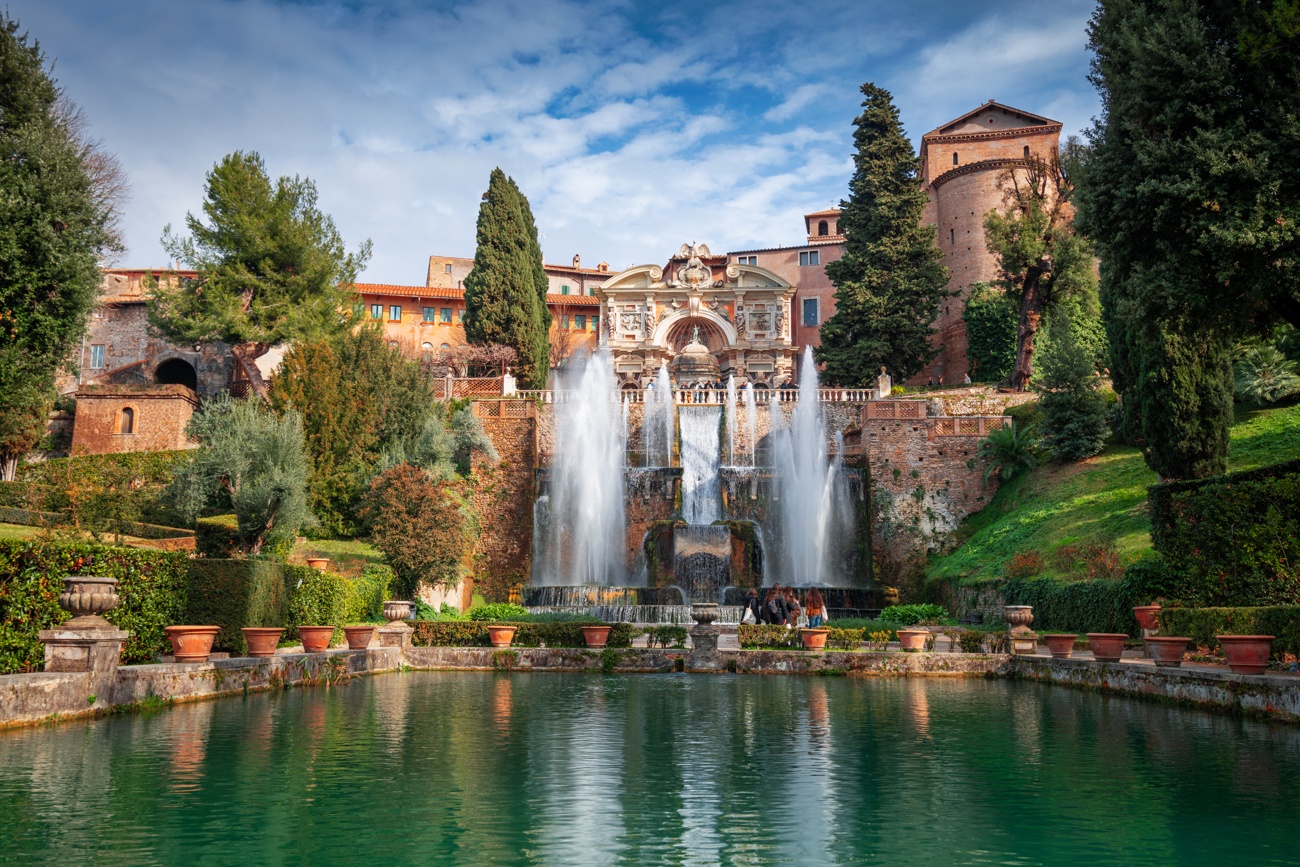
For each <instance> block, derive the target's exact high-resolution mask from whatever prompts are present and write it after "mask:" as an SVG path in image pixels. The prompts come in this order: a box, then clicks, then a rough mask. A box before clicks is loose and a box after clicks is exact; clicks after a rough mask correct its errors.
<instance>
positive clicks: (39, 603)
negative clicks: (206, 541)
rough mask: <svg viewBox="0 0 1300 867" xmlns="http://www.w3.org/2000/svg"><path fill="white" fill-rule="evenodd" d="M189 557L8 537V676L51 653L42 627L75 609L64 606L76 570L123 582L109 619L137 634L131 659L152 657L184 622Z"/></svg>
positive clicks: (1, 649) (3, 616) (3, 556)
mask: <svg viewBox="0 0 1300 867" xmlns="http://www.w3.org/2000/svg"><path fill="white" fill-rule="evenodd" d="M188 565H189V559H188V558H187V557H186V556H185V555H184V554H180V553H175V552H166V551H152V550H148V549H140V548H110V547H108V546H104V545H91V544H67V543H58V544H46V543H42V542H0V674H8V673H12V672H16V671H33V670H35V669H37V668H38V667H39V666H40V665H41V664H42V663H43V662H44V659H45V647H44V645H42V644H41V641H40V638H39V637H38V633H39V632H40V631H41V630H42V629H52V628H54V627H55V626H57V625H58V624H60V623H62V622H63V621H65V620H67V619H68V617H69V615H68V613H67V612H66V611H64V610H63V609H61V608H59V593H61V592H62V591H63V579H64V578H65V577H66V576H68V575H106V576H108V577H110V578H116V579H117V580H118V586H117V592H118V605H117V608H115V609H113V610H112V611H110V612H108V613H107V614H106V615H105V618H106V619H107V620H108V621H109V622H111V623H113V624H114V625H116V626H118V627H119V628H121V629H125V630H127V631H129V632H130V633H131V636H130V637H129V638H128V639H127V640H126V642H125V644H124V645H123V646H122V661H123V662H125V663H138V662H151V661H153V660H154V659H155V658H156V657H157V656H158V655H159V654H160V653H163V652H165V651H166V650H167V649H168V648H169V647H170V644H169V642H168V641H167V634H166V633H165V632H164V631H163V627H165V626H170V625H172V624H175V623H179V622H181V620H182V619H183V618H184V614H185V598H186V584H187V571H188Z"/></svg>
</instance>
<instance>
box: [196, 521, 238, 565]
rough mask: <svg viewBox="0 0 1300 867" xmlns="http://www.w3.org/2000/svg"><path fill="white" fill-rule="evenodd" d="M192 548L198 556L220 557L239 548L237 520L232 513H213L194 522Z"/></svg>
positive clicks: (233, 552)
mask: <svg viewBox="0 0 1300 867" xmlns="http://www.w3.org/2000/svg"><path fill="white" fill-rule="evenodd" d="M194 550H195V552H196V553H197V554H198V555H199V556H200V557H212V558H215V559H221V558H225V557H229V556H230V555H231V554H235V553H237V552H238V551H239V550H240V546H239V521H238V519H236V518H235V516H234V515H213V516H211V517H208V518H199V519H198V521H196V522H195V523H194Z"/></svg>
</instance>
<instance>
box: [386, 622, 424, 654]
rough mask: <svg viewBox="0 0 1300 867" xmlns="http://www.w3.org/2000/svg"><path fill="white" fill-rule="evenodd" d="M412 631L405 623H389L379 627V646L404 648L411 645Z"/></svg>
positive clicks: (413, 631)
mask: <svg viewBox="0 0 1300 867" xmlns="http://www.w3.org/2000/svg"><path fill="white" fill-rule="evenodd" d="M414 633H415V630H414V629H413V628H411V627H410V626H407V625H406V624H405V623H402V622H400V621H399V622H396V623H389V624H388V625H387V626H381V627H379V646H380V647H400V648H402V649H406V648H408V647H410V646H411V636H412V635H413V634H414Z"/></svg>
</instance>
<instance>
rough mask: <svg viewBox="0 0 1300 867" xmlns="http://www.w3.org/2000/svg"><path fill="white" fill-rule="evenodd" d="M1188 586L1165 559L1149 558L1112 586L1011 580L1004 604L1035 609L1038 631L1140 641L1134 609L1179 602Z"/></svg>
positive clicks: (1103, 582) (1043, 579) (1108, 583)
mask: <svg viewBox="0 0 1300 867" xmlns="http://www.w3.org/2000/svg"><path fill="white" fill-rule="evenodd" d="M1185 584H1186V582H1185V581H1184V580H1183V579H1182V578H1180V577H1178V576H1176V575H1175V574H1174V573H1173V572H1172V570H1170V569H1169V568H1168V567H1167V565H1166V564H1165V563H1164V562H1163V561H1162V560H1161V559H1160V558H1158V557H1148V558H1145V559H1143V560H1139V561H1137V562H1136V563H1133V564H1132V565H1130V566H1129V567H1128V568H1127V569H1125V570H1124V577H1122V578H1119V579H1116V580H1113V581H1111V580H1094V581H1088V580H1078V581H1067V580H1062V579H1059V578H1048V577H1038V578H1012V579H1009V580H1007V581H1006V583H1004V584H1003V585H1002V598H1003V599H1004V600H1005V602H1006V604H1007V605H1032V606H1034V622H1033V623H1032V624H1031V626H1032V627H1033V628H1034V629H1036V630H1039V631H1041V630H1044V629H1047V630H1060V631H1063V632H1123V633H1126V634H1128V635H1137V634H1138V631H1139V628H1138V625H1137V620H1136V619H1135V618H1134V617H1133V609H1134V608H1135V607H1137V606H1139V605H1150V604H1151V603H1152V602H1154V601H1155V600H1157V599H1165V598H1175V599H1176V598H1180V597H1181V594H1182V593H1183V592H1184V589H1185Z"/></svg>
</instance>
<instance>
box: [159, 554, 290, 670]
mask: <svg viewBox="0 0 1300 867" xmlns="http://www.w3.org/2000/svg"><path fill="white" fill-rule="evenodd" d="M188 586H189V593H188V598H189V605H188V607H187V608H186V612H185V619H186V622H187V623H194V624H207V625H216V626H220V627H221V631H220V632H218V633H217V638H216V640H215V641H214V642H213V644H212V646H213V648H214V649H216V650H225V651H229V652H230V653H232V654H234V655H236V656H243V655H244V654H245V653H247V652H248V645H247V644H246V643H245V642H244V634H243V633H242V632H240V630H241V629H242V628H243V627H245V626H283V625H284V624H286V623H288V621H289V590H288V588H287V587H286V586H285V578H284V570H283V569H282V568H281V567H280V565H279V564H278V563H272V562H269V561H266V560H194V561H193V562H191V563H190V568H189V582H188Z"/></svg>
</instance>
